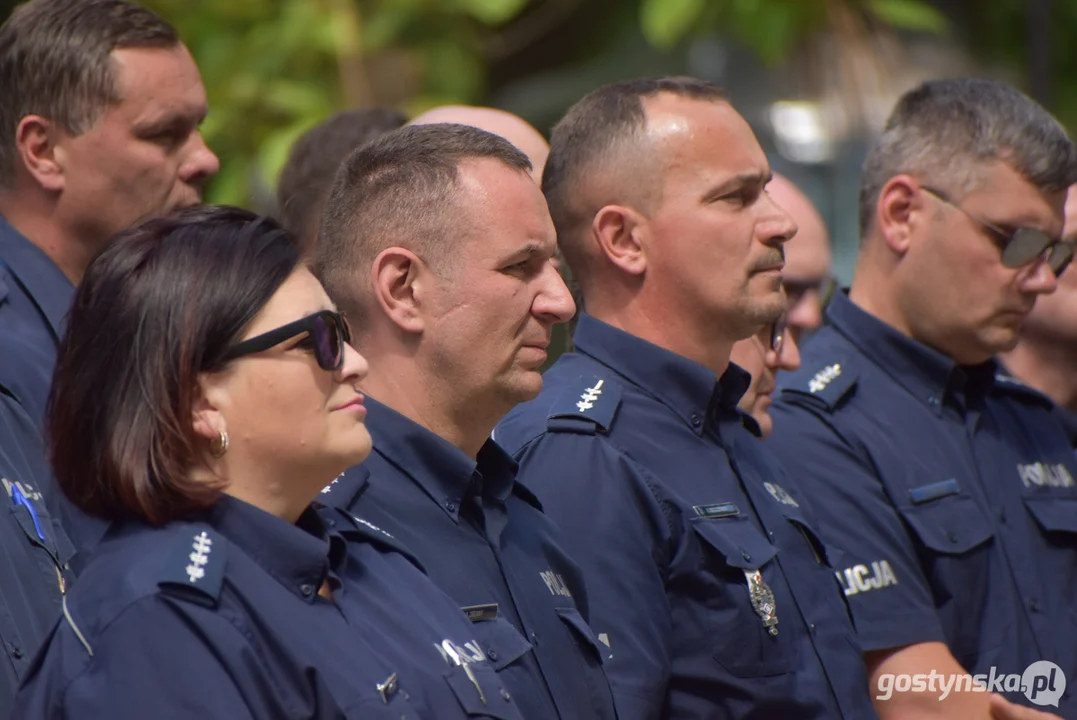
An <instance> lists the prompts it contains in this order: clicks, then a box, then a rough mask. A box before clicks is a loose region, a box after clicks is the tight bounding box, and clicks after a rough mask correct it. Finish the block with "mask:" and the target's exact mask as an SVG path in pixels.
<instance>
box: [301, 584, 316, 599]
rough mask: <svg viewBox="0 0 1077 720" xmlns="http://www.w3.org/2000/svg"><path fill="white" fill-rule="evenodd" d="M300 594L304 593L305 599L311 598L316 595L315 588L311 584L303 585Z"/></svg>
mask: <svg viewBox="0 0 1077 720" xmlns="http://www.w3.org/2000/svg"><path fill="white" fill-rule="evenodd" d="M299 592H301V593H303V596H304V597H310V596H311V595H313V594H314V586H313V585H311V584H310V583H303V584H302V585H300V586H299Z"/></svg>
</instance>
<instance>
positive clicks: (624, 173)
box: [495, 78, 874, 720]
mask: <svg viewBox="0 0 1077 720" xmlns="http://www.w3.org/2000/svg"><path fill="white" fill-rule="evenodd" d="M550 146H551V147H550V157H549V160H548V161H547V164H546V171H545V173H544V175H543V190H544V192H545V194H546V198H547V200H548V202H549V204H550V210H551V214H552V215H553V219H554V225H555V226H556V228H557V233H558V241H559V243H560V245H561V250H562V252H563V254H564V258H565V261H566V263H567V264H568V266H569V269H570V270H571V272H572V274H573V277H574V278H575V279H576V280H577V282H578V283H579V286H580V290H581V292H582V295H583V299H584V303H585V305H586V308H587V311H586V313H584V314H583V315H582V316H581V317H580V319H579V324H578V326H577V329H576V333H575V335H574V338H573V342H574V345H575V351H574V352H573V353H570V354H567V355H563V356H561V358H559V359H558V361H557V362H556V363H554V365H553V367H552V368H551V369H550V370H548V371H547V373H546V376H545V386H544V388H543V391H542V394H541V395H540V396H539V397H538V399H536V400H534V401H531V402H529V403H525V404H524V405H521V406H519V407H518V408H516V409H515V410H513V411H512V412H511V413H510V414H509V415H508V416H507V417H506V418H505V420H504V421H502V422H501V423H500V424H499V425H498V427H497V430H496V433H495V437H496V438H497V439H498V442H500V443H502V444H503V445H504V446H505V447H506V448H507V449H510V450H511V452H512V453H513V454H514V456H515V457H516V458H517V459H518V460H519V462H520V463H521V478H522V479H523V481H524V482H526V483H527V484H528V487H530V488H532V489H533V490H534V491H535V492H536V493H537V494H538V495H539V498H540V500H541V501H542V502H543V505H544V506H545V508H546V511H547V513H548V514H549V515H550V516H551V517H552V518H553V519H554V520H556V521H557V522H558V524H559V525H561V527H562V529H563V530H564V532H565V536H566V537H567V538H568V543H569V550H570V551H571V552H572V553H573V556H574V557H575V558H576V559H577V561H578V562H579V563H580V565H581V566H582V567H583V568H584V570H585V572H587V579H588V595H589V597H590V600H591V613H592V625H593V626H594V628H595V630H596V631H597V632H598V633H600V638H602V640H603V643H604V644H605V645H606V672H607V675H608V676H609V678H610V685H611V687H612V688H613V692H614V697H615V699H616V701H617V710H618V713H619V717H620V718H621V720H658V719H659V718H663V719H668V720H688V719H689V718H693V719H694V718H709V719H715V718H760V719H762V718H768V719H769V718H787V719H790V720H795V719H798V718H848V719H850V720H852V719H853V718H856V719H857V720H860V719H861V718H871V717H874V712H873V711H872V706H871V702H870V699H869V698H868V694H867V677H866V675H865V673H864V666H863V662H862V660H861V656H860V651H859V648H858V647H857V645H856V641H855V639H854V637H853V634H854V633H853V627H852V624H851V622H850V620H849V617H848V615H847V612H846V609H845V604H844V602H843V601H842V597H841V593H840V589H839V588H838V587H837V585H836V584H835V582H834V574H833V568H831V567H830V565H829V564H828V558H827V552H826V549H825V547H824V546H823V545H822V543H820V542H819V540H818V528H817V523H816V519H815V514H814V510H813V505H812V504H811V503H810V502H809V501H810V498H809V497H808V495H807V494H806V493H804V492H802V491H801V490H802V489H798V487H797V486H796V484H795V483H794V482H793V480H792V479H791V478H790V477H789V476H787V475H786V474H785V473H784V472H783V471H782V469H781V468H780V467H779V466H778V464H777V463H776V462H775V461H773V459H771V458H770V457H769V456H768V455H767V454H766V452H765V450H764V448H763V446H762V444H761V443H760V442H759V440H758V438H757V436H756V435H753V434H752V433H751V432H749V431H748V430H747V429H746V427H745V424H744V418H745V416H744V415H743V414H742V413H741V412H740V411H739V410H738V408H737V403H738V401H739V400H740V398H741V395H742V394H743V392H744V390H745V389H746V387H747V386H748V383H749V378H748V376H747V373H745V372H744V371H743V370H742V369H741V368H739V367H736V366H735V365H733V364H732V363H731V362H730V352H731V350H732V348H733V345H734V344H735V343H736V342H737V341H739V340H743V339H745V338H748V337H750V336H752V335H755V334H756V333H759V332H760V331H762V330H763V328H764V327H766V326H768V325H770V324H772V323H774V322H775V321H777V320H778V319H779V318H780V317H781V315H782V313H783V311H784V297H783V294H782V284H781V283H782V275H781V271H782V266H783V259H782V246H783V244H784V243H785V242H786V241H787V240H789V238H791V237H792V236H793V234H794V233H795V232H796V229H797V228H796V224H795V223H794V222H793V220H792V218H791V217H790V216H789V214H788V213H786V212H785V211H784V210H783V209H782V208H781V207H779V206H778V205H777V204H775V203H774V202H773V201H772V200H771V198H770V197H769V196H768V195H767V192H766V186H767V183H768V181H769V180H770V176H771V172H770V164H769V163H768V161H767V158H766V155H765V154H764V153H763V150H762V148H761V147H760V146H759V143H758V141H757V140H756V138H755V135H754V134H753V132H752V130H751V128H750V127H749V126H748V124H747V122H745V120H744V118H742V117H741V116H740V115H739V114H738V113H737V112H736V110H734V109H733V107H732V106H731V105H730V103H729V102H728V100H727V99H726V98H725V96H724V95H723V94H722V93H721V91H720V90H719V89H718V88H716V87H714V86H713V85H711V84H709V83H706V82H703V81H700V80H695V79H692V78H654V79H642V80H632V81H626V82H620V83H615V84H613V85H608V86H605V87H603V88H600V89H598V90H596V91H594V92H592V93H591V94H589V95H588V96H586V97H585V98H583V99H582V100H580V101H579V102H578V103H576V104H575V105H574V106H573V107H572V108H571V109H570V110H569V111H568V113H567V114H566V115H565V117H564V118H563V119H562V120H561V122H560V123H558V125H557V126H556V127H555V128H554V131H553V134H552V137H551V142H550Z"/></svg>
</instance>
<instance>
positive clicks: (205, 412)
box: [191, 374, 230, 441]
mask: <svg viewBox="0 0 1077 720" xmlns="http://www.w3.org/2000/svg"><path fill="white" fill-rule="evenodd" d="M195 392H196V396H195V399H194V402H193V403H192V405H191V425H192V426H193V427H194V431H195V433H196V434H198V435H199V436H200V437H203V438H205V439H206V440H207V441H213V440H216V439H218V438H219V437H220V435H221V431H222V430H223V431H227V430H228V422H227V421H226V420H225V417H224V411H225V409H226V408H227V407H228V406H229V404H230V398H229V394H228V391H227V389H225V386H224V382H223V378H222V377H221V375H220V374H213V375H210V374H202V375H199V377H198V387H197V389H196V391H195Z"/></svg>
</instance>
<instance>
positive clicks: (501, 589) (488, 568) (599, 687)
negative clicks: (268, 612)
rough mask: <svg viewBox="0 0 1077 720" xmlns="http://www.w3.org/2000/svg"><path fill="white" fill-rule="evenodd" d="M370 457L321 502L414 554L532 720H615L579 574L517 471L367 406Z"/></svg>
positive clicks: (491, 447)
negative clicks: (371, 441)
mask: <svg viewBox="0 0 1077 720" xmlns="http://www.w3.org/2000/svg"><path fill="white" fill-rule="evenodd" d="M367 410H368V414H367V421H366V422H367V427H369V428H370V433H371V435H372V436H373V438H374V452H373V453H371V455H370V457H369V458H367V459H366V460H365V461H364V462H363V463H362V464H361V465H359V466H356V467H354V468H351V469H349V470H348V471H347V472H346V473H344V474H343V475H342V476H341V477H339V478H337V479H336V480H335V481H333V483H331V484H330V485H329V486H328V487H327V488H326V489H325V490H324V491H323V494H322V496H321V498H320V499H321V501H322V502H326V503H328V504H333V505H338V506H341V507H344V508H347V509H349V510H351V511H352V512H355V513H356V514H358V515H360V516H362V517H363V518H365V519H367V520H369V521H371V522H373V523H375V524H376V525H378V526H379V527H380V528H382V529H384V530H385V531H387V532H389V533H390V534H391V535H393V536H394V537H395V538H396V539H397V540H398V541H399V542H400V543H401V544H402V545H403V546H404V547H406V548H408V549H409V550H410V551H411V552H413V553H414V554H415V555H416V557H418V559H419V561H420V562H421V563H422V564H423V567H424V568H425V569H426V571H427V573H428V574H429V576H430V578H431V579H432V580H433V581H434V582H435V583H436V584H437V585H438V586H439V587H440V588H442V589H443V590H444V591H445V592H446V593H448V595H449V596H450V597H452V598H453V600H455V601H456V602H457V604H458V605H459V606H460V607H462V608H464V611H465V612H466V613H467V614H468V616H469V617H470V618H471V619H472V620H473V623H474V632H475V636H476V637H477V638H478V640H479V642H480V644H481V646H482V649H483V651H484V652H485V654H486V656H487V657H488V658H489V660H490V662H491V664H492V665H493V666H494V667H495V668H497V670H498V673H499V674H500V675H501V676H502V679H503V680H504V682H505V684H506V685H507V686H508V688H509V690H510V691H511V692H512V693H513V696H514V697H515V698H516V699H517V700H518V702H519V705H520V709H521V711H522V712H523V715H524V717H526V718H528V719H529V720H549V719H550V718H562V720H586V719H588V718H596V719H598V718H613V717H614V714H615V713H614V706H613V699H612V696H611V694H610V690H609V684H608V682H607V681H606V677H605V674H604V672H603V669H602V657H601V654H600V650H599V648H598V645H597V641H596V638H595V636H594V634H593V633H592V631H591V628H590V627H589V626H588V624H587V621H586V619H585V614H586V612H587V595H586V591H585V588H584V583H583V577H582V575H581V574H580V570H579V568H578V567H577V566H576V564H575V563H574V562H573V561H572V560H571V559H569V557H568V556H567V555H566V553H565V551H564V550H563V549H562V548H561V545H560V539H559V531H558V530H557V528H556V527H555V526H554V524H553V523H552V522H551V521H550V520H549V519H548V518H547V517H546V516H545V515H544V514H543V513H542V509H541V506H540V505H539V503H538V501H537V500H536V499H535V498H534V496H533V495H532V494H531V493H530V492H529V491H528V490H527V489H526V488H525V487H523V486H522V485H520V484H519V483H517V482H516V480H515V475H516V463H515V462H513V460H512V458H510V457H509V456H508V455H507V454H506V453H505V452H504V451H503V450H502V449H501V448H500V447H498V446H497V444H496V443H494V442H492V441H487V442H486V444H485V445H483V447H482V449H481V450H480V451H479V453H478V455H477V458H470V457H468V456H467V454H466V453H464V452H463V451H461V450H460V449H459V448H457V447H456V446H454V445H452V444H451V443H450V442H448V441H447V440H445V439H444V438H442V437H440V436H438V435H437V434H435V433H433V432H431V431H429V430H427V429H426V428H424V427H422V426H421V425H419V424H417V423H415V422H413V421H411V420H410V419H408V418H406V417H404V416H403V415H401V414H399V413H397V412H396V411H395V410H393V409H391V408H389V407H387V406H385V405H383V404H381V403H378V402H377V401H375V400H373V399H370V398H368V399H367Z"/></svg>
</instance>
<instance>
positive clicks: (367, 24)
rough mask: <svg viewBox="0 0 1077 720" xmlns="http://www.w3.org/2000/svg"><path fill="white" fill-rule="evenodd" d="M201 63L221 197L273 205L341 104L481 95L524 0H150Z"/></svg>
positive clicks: (212, 191) (419, 102)
mask: <svg viewBox="0 0 1077 720" xmlns="http://www.w3.org/2000/svg"><path fill="white" fill-rule="evenodd" d="M143 2H144V4H146V5H147V6H149V7H151V8H152V9H154V10H156V11H157V12H159V13H161V14H162V15H163V16H165V17H167V18H169V19H170V20H171V21H172V22H174V23H175V24H176V26H177V28H178V29H179V31H180V34H181V35H182V37H183V38H184V41H185V42H186V43H187V45H188V47H189V48H190V49H191V52H192V53H193V54H194V56H195V58H196V59H197V60H198V64H199V68H200V69H201V71H202V76H203V80H204V82H205V85H206V92H207V94H208V96H209V103H210V109H211V112H210V115H209V117H208V118H207V120H206V124H205V126H204V128H203V129H204V133H205V136H206V140H207V142H208V143H209V144H210V146H211V147H212V148H213V149H214V150H215V151H216V152H217V153H218V154H219V155H220V156H221V161H222V163H221V173H220V175H219V176H218V177H217V178H216V179H215V180H214V181H213V183H212V184H211V186H210V187H209V189H208V191H207V196H208V198H209V199H210V200H211V201H213V202H223V203H233V204H239V205H250V204H251V203H252V202H253V203H254V204H255V205H258V206H261V207H263V208H264V207H266V205H267V202H268V197H269V194H270V192H271V189H272V188H273V187H274V185H275V183H276V178H277V175H278V174H279V172H280V169H281V168H282V167H283V165H284V162H285V160H286V158H287V153H288V150H289V148H290V147H291V144H292V142H293V141H294V140H295V139H296V138H297V137H298V136H299V135H300V134H302V133H303V132H304V131H306V130H307V129H308V128H310V127H311V126H312V125H314V124H316V123H318V122H320V121H321V120H323V119H324V118H325V117H327V116H328V115H330V114H331V113H333V112H334V111H336V110H338V109H342V108H347V107H368V106H374V105H393V106H404V107H406V108H408V109H410V110H413V111H419V110H422V109H425V108H426V107H429V106H432V105H436V104H439V103H442V102H476V101H478V100H480V99H481V97H482V94H483V91H484V88H485V72H486V59H485V57H484V56H483V53H484V42H485V39H486V36H487V35H488V34H489V33H490V32H492V29H493V28H495V27H496V26H498V25H500V24H502V23H505V22H507V21H508V20H510V19H511V18H513V17H514V16H516V15H517V14H518V13H519V12H520V11H521V10H522V9H523V8H524V6H525V5H526V4H527V0H228V2H219V1H217V0H143Z"/></svg>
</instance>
